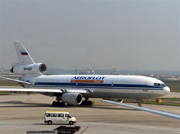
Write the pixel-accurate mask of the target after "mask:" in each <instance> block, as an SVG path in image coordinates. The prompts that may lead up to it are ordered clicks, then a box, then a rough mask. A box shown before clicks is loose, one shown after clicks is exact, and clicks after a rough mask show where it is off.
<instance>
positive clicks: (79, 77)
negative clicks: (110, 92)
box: [72, 76, 106, 80]
mask: <svg viewBox="0 0 180 134" xmlns="http://www.w3.org/2000/svg"><path fill="white" fill-rule="evenodd" d="M105 78H106V77H91V76H87V77H86V76H75V77H73V78H72V80H104V79H105Z"/></svg>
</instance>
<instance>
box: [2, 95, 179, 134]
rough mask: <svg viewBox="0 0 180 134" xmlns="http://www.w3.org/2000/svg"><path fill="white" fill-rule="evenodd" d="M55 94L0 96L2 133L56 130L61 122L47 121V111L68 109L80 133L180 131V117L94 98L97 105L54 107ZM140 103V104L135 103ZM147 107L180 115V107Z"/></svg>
mask: <svg viewBox="0 0 180 134" xmlns="http://www.w3.org/2000/svg"><path fill="white" fill-rule="evenodd" d="M54 100H55V97H48V96H44V95H40V94H30V95H26V94H11V95H1V96H0V134H26V132H27V131H34V130H39V131H44V130H53V129H55V128H57V127H59V126H60V125H47V124H44V113H45V111H68V112H70V114H71V115H72V116H74V117H76V119H77V120H78V122H77V123H76V124H75V126H80V127H81V129H80V130H79V131H78V132H77V133H76V134H81V132H82V131H83V130H85V131H84V132H83V134H110V133H111V134H120V133H121V134H152V133H153V134H180V120H177V119H173V118H169V117H165V116H161V115H156V114H152V113H147V112H144V111H138V110H134V109H130V108H124V107H121V106H116V105H112V104H107V103H104V102H102V101H101V99H91V100H93V101H94V106H91V107H88V106H84V107H82V106H81V107H72V106H64V107H52V105H51V103H52V101H54ZM133 105H137V104H133ZM143 107H148V108H153V109H158V110H162V111H168V112H174V113H178V114H180V107H178V106H164V105H149V104H143Z"/></svg>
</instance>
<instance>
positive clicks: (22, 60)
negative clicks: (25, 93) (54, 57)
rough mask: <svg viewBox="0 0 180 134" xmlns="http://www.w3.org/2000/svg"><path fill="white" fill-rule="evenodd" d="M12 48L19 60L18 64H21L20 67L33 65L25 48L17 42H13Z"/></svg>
mask: <svg viewBox="0 0 180 134" xmlns="http://www.w3.org/2000/svg"><path fill="white" fill-rule="evenodd" d="M14 46H15V48H16V52H17V56H18V59H19V63H18V64H21V65H26V64H35V62H34V60H33V59H32V57H31V55H30V54H29V53H28V51H27V50H26V49H25V47H24V46H23V44H22V43H21V42H19V41H16V42H14Z"/></svg>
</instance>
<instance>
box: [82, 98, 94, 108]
mask: <svg viewBox="0 0 180 134" xmlns="http://www.w3.org/2000/svg"><path fill="white" fill-rule="evenodd" d="M92 105H93V102H92V101H90V100H89V98H85V100H84V101H82V103H81V106H92Z"/></svg>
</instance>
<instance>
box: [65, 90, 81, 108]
mask: <svg viewBox="0 0 180 134" xmlns="http://www.w3.org/2000/svg"><path fill="white" fill-rule="evenodd" d="M82 99H83V96H82V94H80V93H64V94H63V95H62V101H63V102H65V103H67V104H69V105H72V106H77V105H80V104H81V103H82Z"/></svg>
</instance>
